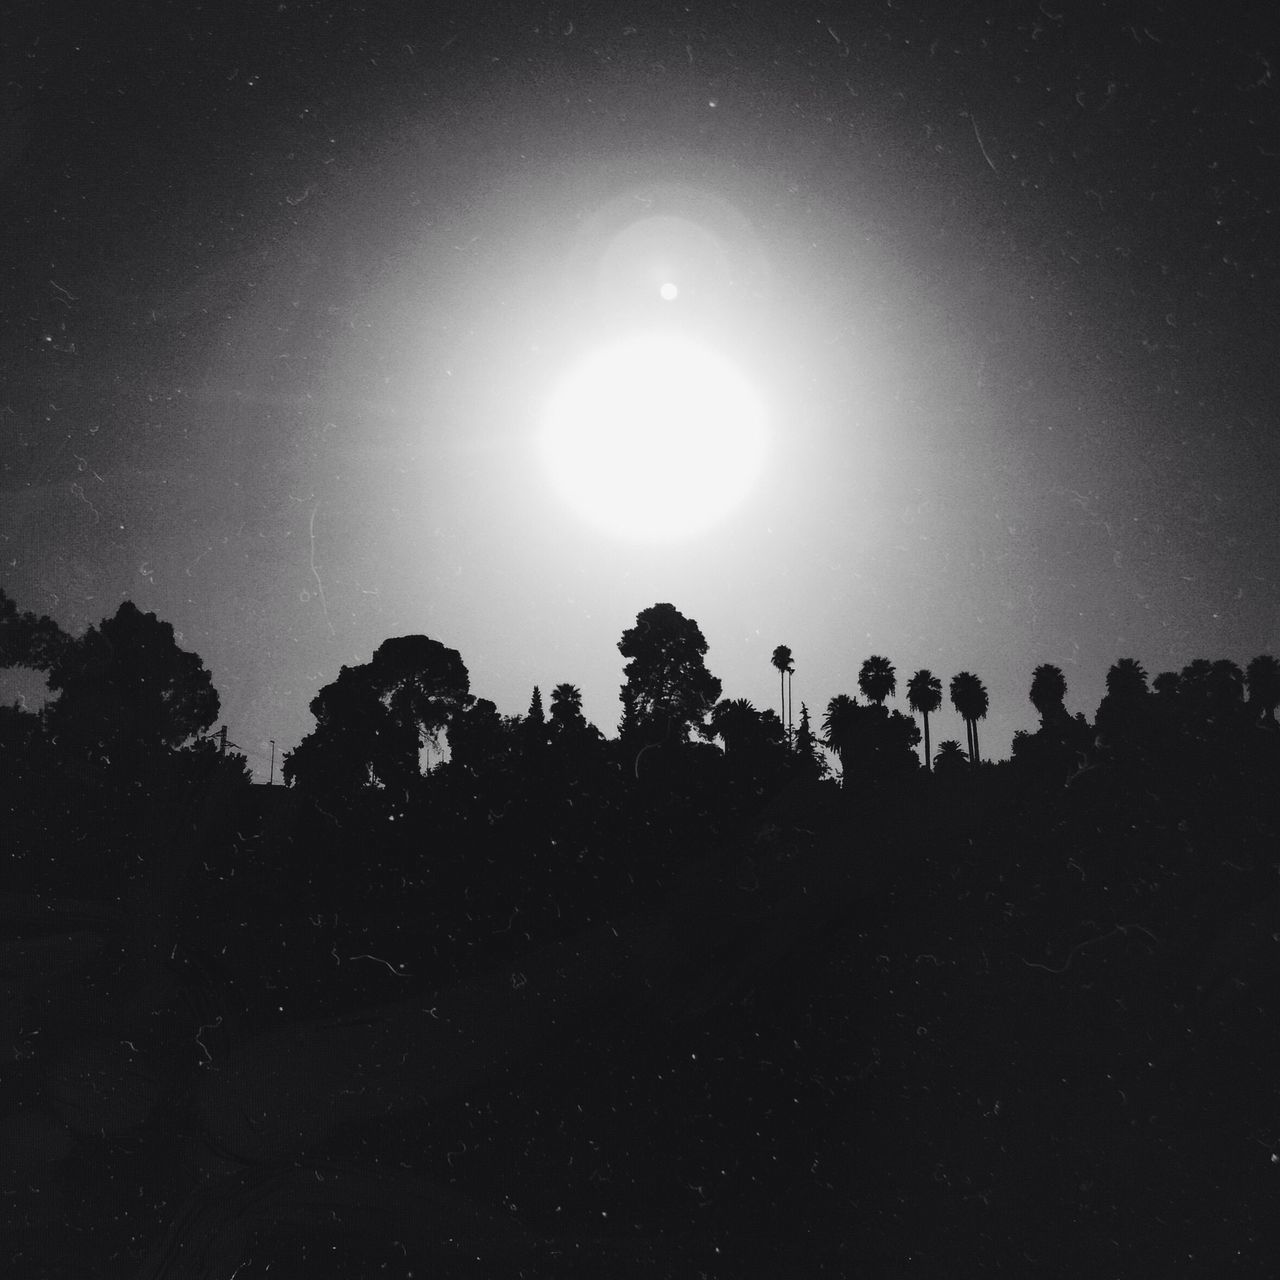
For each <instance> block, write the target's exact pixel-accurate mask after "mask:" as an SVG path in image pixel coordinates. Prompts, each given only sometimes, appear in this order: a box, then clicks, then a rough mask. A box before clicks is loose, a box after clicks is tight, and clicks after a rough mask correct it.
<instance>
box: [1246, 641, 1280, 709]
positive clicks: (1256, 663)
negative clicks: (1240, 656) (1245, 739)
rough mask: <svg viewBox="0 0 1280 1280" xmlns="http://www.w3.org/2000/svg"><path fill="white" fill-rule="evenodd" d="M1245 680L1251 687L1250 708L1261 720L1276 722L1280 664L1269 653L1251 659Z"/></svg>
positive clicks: (1279, 689)
mask: <svg viewBox="0 0 1280 1280" xmlns="http://www.w3.org/2000/svg"><path fill="white" fill-rule="evenodd" d="M1244 674H1245V680H1246V681H1247V682H1248V685H1249V706H1250V707H1252V708H1253V709H1254V712H1255V714H1256V715H1257V716H1258V717H1259V718H1260V719H1265V720H1268V721H1270V722H1271V723H1272V724H1274V723H1275V720H1276V708H1277V707H1280V662H1277V661H1276V659H1275V658H1273V657H1272V656H1271V655H1270V654H1269V653H1260V654H1259V655H1258V656H1257V657H1256V658H1250V660H1249V665H1248V666H1247V667H1246V668H1245V673H1244Z"/></svg>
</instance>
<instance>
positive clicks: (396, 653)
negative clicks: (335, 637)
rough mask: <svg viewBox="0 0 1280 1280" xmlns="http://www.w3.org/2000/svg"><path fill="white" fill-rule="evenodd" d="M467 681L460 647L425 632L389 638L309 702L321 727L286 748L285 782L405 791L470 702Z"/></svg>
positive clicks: (316, 788)
mask: <svg viewBox="0 0 1280 1280" xmlns="http://www.w3.org/2000/svg"><path fill="white" fill-rule="evenodd" d="M469 687H470V678H469V676H468V675H467V668H466V666H465V665H464V664H463V661H462V658H461V656H460V655H459V654H458V652H457V650H455V649H447V648H445V646H444V645H442V644H440V642H439V641H437V640H432V639H430V638H429V637H427V636H398V637H395V638H393V639H390V640H384V641H383V643H382V644H381V645H379V646H378V648H377V650H376V651H375V652H374V655H373V658H372V659H371V660H370V661H369V662H367V663H364V664H362V665H360V666H355V667H345V666H344V667H343V668H342V669H341V670H340V671H339V673H338V678H337V679H336V680H334V681H333V682H332V683H330V684H327V685H325V686H324V688H322V689H321V690H320V692H319V693H318V694H316V696H315V697H314V698H313V699H312V700H311V714H312V715H313V716H315V718H316V727H315V729H314V730H313V731H312V732H311V733H309V734H308V735H307V736H306V737H305V738H303V740H302V741H301V742H300V743H299V744H298V746H297V747H296V748H295V749H294V750H293V751H291V752H287V753H286V754H285V758H284V765H283V774H284V779H285V782H286V783H287V784H290V785H292V784H295V783H296V784H298V785H299V786H301V787H303V788H304V789H306V790H309V791H312V792H314V793H315V794H317V795H324V796H330V797H332V798H333V799H335V800H338V799H348V800H349V799H353V798H354V797H355V795H356V794H357V793H358V792H359V791H361V790H362V789H365V788H368V787H373V788H377V789H381V790H389V791H393V792H395V793H397V794H399V795H401V796H403V795H405V794H407V791H408V789H409V787H410V786H411V785H412V783H413V782H414V781H415V780H416V779H417V778H419V777H420V776H421V766H420V764H419V758H420V755H421V752H422V749H423V748H424V747H425V746H427V745H428V744H431V743H435V742H436V741H437V739H438V735H439V733H440V732H441V731H442V730H445V729H447V728H448V726H449V722H450V720H451V718H452V717H453V716H454V715H455V714H457V713H458V712H460V711H461V710H462V709H463V708H464V707H466V706H468V705H470V701H471V699H470V695H469V693H468V689H469ZM464 733H465V730H464Z"/></svg>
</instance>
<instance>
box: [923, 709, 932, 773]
mask: <svg viewBox="0 0 1280 1280" xmlns="http://www.w3.org/2000/svg"><path fill="white" fill-rule="evenodd" d="M920 714H921V716H922V717H923V719H924V771H925V772H926V773H932V772H933V757H932V756H930V754H929V713H928V712H927V711H922V712H921V713H920Z"/></svg>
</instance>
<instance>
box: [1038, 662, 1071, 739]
mask: <svg viewBox="0 0 1280 1280" xmlns="http://www.w3.org/2000/svg"><path fill="white" fill-rule="evenodd" d="M1066 696H1067V679H1066V677H1065V676H1064V675H1063V674H1062V668H1061V667H1055V666H1053V665H1052V664H1051V663H1048V662H1046V663H1043V664H1042V665H1041V666H1038V667H1037V668H1036V669H1035V671H1033V672H1032V674H1031V694H1030V697H1031V705H1032V706H1033V707H1035V709H1036V710H1037V711H1038V712H1039V713H1040V719H1041V721H1042V722H1043V723H1045V724H1048V722H1049V721H1050V720H1060V719H1061V718H1062V717H1063V716H1064V715H1065V714H1066V707H1064V706H1063V700H1064V699H1065V698H1066Z"/></svg>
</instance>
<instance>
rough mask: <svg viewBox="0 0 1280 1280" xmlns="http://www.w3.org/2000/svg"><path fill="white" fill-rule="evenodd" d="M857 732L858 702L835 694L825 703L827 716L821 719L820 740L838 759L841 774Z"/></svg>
mask: <svg viewBox="0 0 1280 1280" xmlns="http://www.w3.org/2000/svg"><path fill="white" fill-rule="evenodd" d="M857 731H858V700H857V699H856V698H854V697H851V696H850V695H849V694H847V693H837V694H836V696H835V697H834V698H832V699H831V701H830V702H828V703H827V714H826V715H825V716H824V717H823V718H822V733H823V739H822V740H823V742H824V743H825V744H826V745H827V746H828V747H830V748H831V750H832V751H834V752H835V753H836V755H837V756H839V757H840V769H841V772H842V773H843V771H844V763H845V757H846V756H847V755H848V753H849V749H850V747H851V746H852V745H853V739H854V736H855V735H856V734H857Z"/></svg>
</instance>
